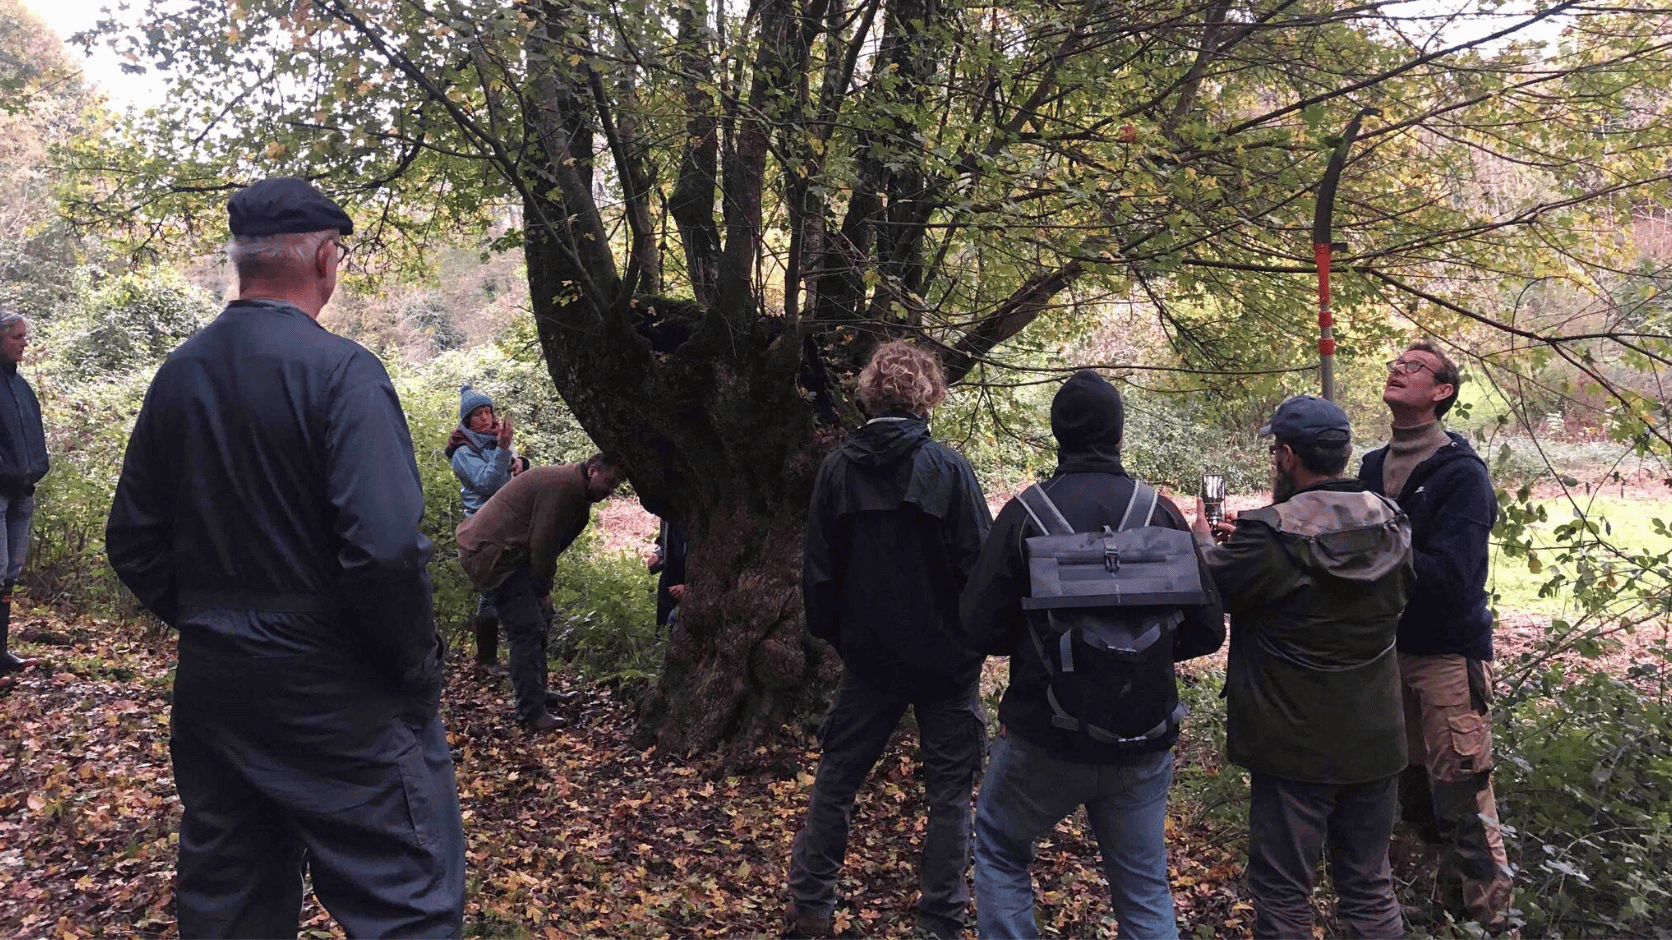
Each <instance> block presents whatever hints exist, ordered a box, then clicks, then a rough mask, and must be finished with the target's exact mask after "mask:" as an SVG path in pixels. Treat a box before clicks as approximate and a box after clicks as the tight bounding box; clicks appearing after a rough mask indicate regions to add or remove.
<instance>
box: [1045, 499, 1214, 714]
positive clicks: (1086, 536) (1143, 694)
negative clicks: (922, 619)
mask: <svg viewBox="0 0 1672 940" xmlns="http://www.w3.org/2000/svg"><path fill="white" fill-rule="evenodd" d="M1133 486H1134V489H1133V492H1132V501H1131V502H1130V503H1129V504H1128V505H1127V507H1126V513H1125V514H1124V515H1123V517H1122V518H1121V521H1120V526H1119V527H1118V528H1110V527H1109V526H1104V527H1103V530H1102V531H1101V532H1079V533H1077V532H1075V531H1074V529H1073V527H1072V526H1070V525H1069V524H1068V521H1067V520H1065V519H1064V518H1063V516H1062V513H1061V512H1059V511H1058V510H1057V507H1056V504H1055V503H1052V502H1051V498H1050V497H1049V496H1047V495H1046V493H1045V491H1044V490H1043V489H1040V488H1039V487H1038V486H1030V487H1028V488H1027V489H1026V490H1023V491H1022V492H1021V494H1019V495H1018V496H1017V497H1016V498H1017V501H1018V502H1020V503H1021V504H1022V508H1024V509H1026V510H1027V512H1028V516H1029V518H1030V519H1031V520H1032V521H1033V525H1034V528H1036V529H1037V530H1038V531H1039V532H1041V533H1043V534H1041V535H1037V536H1034V537H1032V538H1027V539H1024V540H1023V552H1024V555H1025V557H1026V559H1027V563H1028V576H1029V581H1030V583H1031V586H1032V591H1031V596H1030V597H1026V598H1024V599H1023V600H1022V609H1023V611H1024V612H1025V613H1026V614H1027V618H1028V632H1029V634H1030V635H1031V637H1032V639H1033V644H1034V649H1035V650H1037V651H1038V653H1039V658H1040V659H1041V660H1042V661H1043V662H1044V663H1045V668H1046V670H1047V671H1048V672H1049V673H1050V683H1049V685H1048V686H1047V687H1046V692H1045V697H1046V699H1047V701H1049V703H1050V705H1051V711H1052V713H1053V717H1052V722H1051V723H1052V724H1053V725H1055V726H1057V727H1059V728H1064V729H1068V730H1071V731H1077V732H1079V733H1081V734H1085V735H1088V736H1090V737H1091V738H1092V739H1093V740H1095V741H1099V742H1101V743H1104V744H1132V745H1138V744H1142V743H1145V742H1149V741H1153V740H1155V739H1157V738H1160V737H1163V736H1164V735H1166V734H1167V733H1168V732H1169V730H1170V729H1172V728H1173V727H1175V726H1176V725H1177V723H1178V721H1179V720H1180V719H1182V718H1183V717H1184V713H1185V708H1184V706H1183V705H1182V704H1181V703H1180V702H1179V700H1178V689H1177V687H1176V686H1175V685H1174V682H1173V634H1174V631H1175V630H1176V629H1177V628H1178V625H1179V623H1180V622H1182V621H1183V620H1184V611H1183V610H1182V609H1181V608H1183V607H1185V606H1189V605H1195V604H1204V603H1206V602H1207V591H1206V590H1204V588H1203V585H1202V576H1201V568H1200V567H1198V565H1197V560H1196V547H1195V543H1194V541H1193V539H1192V537H1191V535H1190V533H1188V532H1182V531H1179V530H1177V529H1168V528H1164V527H1161V526H1152V525H1149V524H1148V522H1149V519H1150V516H1151V515H1152V514H1153V513H1154V512H1155V506H1156V502H1157V500H1158V498H1159V497H1158V496H1157V494H1156V492H1155V489H1154V487H1150V486H1146V485H1145V484H1143V483H1138V482H1136V481H1134V484H1133Z"/></svg>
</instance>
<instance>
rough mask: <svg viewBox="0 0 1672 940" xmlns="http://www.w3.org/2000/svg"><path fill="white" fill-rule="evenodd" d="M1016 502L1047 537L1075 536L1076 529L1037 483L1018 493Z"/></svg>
mask: <svg viewBox="0 0 1672 940" xmlns="http://www.w3.org/2000/svg"><path fill="white" fill-rule="evenodd" d="M1016 501H1017V502H1019V503H1021V504H1022V508H1023V509H1026V510H1027V511H1028V518H1030V519H1032V520H1033V524H1034V525H1035V526H1036V527H1038V529H1039V531H1040V532H1043V533H1044V534H1046V535H1073V534H1074V527H1073V526H1071V525H1069V524H1068V520H1067V519H1064V518H1063V517H1062V512H1061V511H1059V510H1058V509H1057V504H1056V503H1053V502H1051V497H1049V496H1047V495H1045V491H1044V490H1042V489H1040V488H1039V484H1037V483H1035V484H1034V485H1033V486H1030V487H1028V488H1027V489H1025V490H1023V491H1022V492H1020V493H1017V494H1016Z"/></svg>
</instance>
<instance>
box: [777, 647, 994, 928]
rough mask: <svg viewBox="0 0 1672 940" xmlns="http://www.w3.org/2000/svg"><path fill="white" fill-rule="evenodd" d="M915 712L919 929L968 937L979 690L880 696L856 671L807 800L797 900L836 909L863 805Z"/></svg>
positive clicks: (847, 679)
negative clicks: (876, 769) (854, 819)
mask: <svg viewBox="0 0 1672 940" xmlns="http://www.w3.org/2000/svg"><path fill="white" fill-rule="evenodd" d="M908 705H909V706H911V708H912V711H913V712H914V713H915V714H916V715H917V727H918V732H919V734H920V736H921V737H920V739H919V740H920V743H919V750H918V753H919V755H920V757H921V759H922V761H923V776H924V797H925V802H927V803H928V804H929V819H928V821H927V823H926V824H925V825H924V830H923V856H922V868H921V872H920V878H921V891H922V894H921V896H920V897H919V898H918V902H917V910H918V922H919V924H920V925H922V926H924V927H926V928H928V929H930V930H931V931H932V932H935V933H936V934H937V935H945V934H949V933H958V932H961V931H962V929H963V924H964V917H965V911H966V909H967V908H968V907H969V897H970V894H969V881H968V878H967V877H966V875H965V872H966V870H967V869H968V867H969V857H970V848H969V843H970V790H971V789H973V787H974V783H975V772H976V771H977V770H978V769H980V767H981V751H982V748H983V747H984V746H985V745H986V725H985V723H984V719H983V718H982V713H981V705H980V702H979V701H978V700H977V699H976V688H975V685H974V683H973V682H972V683H971V685H970V687H969V688H967V689H960V690H958V691H957V692H955V693H953V694H951V695H933V696H930V695H921V694H917V693H914V692H909V691H901V690H897V689H885V688H877V687H875V686H872V685H870V684H868V683H867V682H865V681H864V680H861V679H857V678H855V677H854V676H853V674H852V673H848V674H846V675H844V676H843V678H842V687H841V689H839V690H838V691H837V693H836V703H835V704H834V705H832V706H831V708H830V712H829V714H827V715H826V716H825V720H824V728H823V730H822V731H821V732H820V735H819V738H820V744H821V745H822V747H823V753H822V754H821V755H820V757H819V771H818V776H817V777H815V778H814V781H813V793H812V796H811V797H810V798H809V800H808V806H807V825H806V826H805V827H804V828H803V829H802V830H801V832H800V834H798V835H797V836H796V837H795V844H794V846H793V847H792V848H791V854H790V877H789V890H790V897H791V898H792V899H794V901H795V903H796V905H797V906H799V907H801V908H804V909H806V910H810V911H821V912H822V911H829V910H831V909H833V908H834V907H835V905H836V879H837V876H838V875H839V874H840V873H841V869H842V863H843V861H844V860H845V858H846V856H847V851H848V822H849V819H850V818H851V816H852V814H853V802H854V797H855V796H856V795H857V794H858V792H859V787H860V785H861V784H863V783H864V782H865V778H866V776H867V775H869V774H870V772H871V768H872V767H873V766H875V765H876V762H877V759H878V758H880V757H881V756H882V752H883V749H884V748H886V747H887V746H888V741H889V739H890V738H891V737H893V736H894V728H895V726H896V725H898V724H899V723H900V718H901V717H902V716H904V715H905V713H906V706H908Z"/></svg>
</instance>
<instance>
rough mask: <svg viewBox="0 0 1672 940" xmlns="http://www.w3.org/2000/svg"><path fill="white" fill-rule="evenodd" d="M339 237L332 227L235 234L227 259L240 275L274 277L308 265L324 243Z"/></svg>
mask: <svg viewBox="0 0 1672 940" xmlns="http://www.w3.org/2000/svg"><path fill="white" fill-rule="evenodd" d="M339 234H340V233H339V232H338V231H337V230H336V229H334V228H331V229H324V230H321V231H318V232H297V233H290V232H286V233H284V234H281V235H234V236H232V240H231V241H229V242H227V243H226V257H227V260H229V261H231V262H232V268H233V270H235V271H237V272H238V274H239V275H240V276H247V275H252V274H262V275H273V274H277V273H279V272H281V271H288V270H291V269H293V268H300V267H304V266H306V265H307V264H308V263H309V262H310V261H312V260H313V256H314V252H316V251H318V250H319V246H320V245H321V244H323V243H324V242H325V241H326V240H327V239H329V238H334V237H336V236H337V235H339Z"/></svg>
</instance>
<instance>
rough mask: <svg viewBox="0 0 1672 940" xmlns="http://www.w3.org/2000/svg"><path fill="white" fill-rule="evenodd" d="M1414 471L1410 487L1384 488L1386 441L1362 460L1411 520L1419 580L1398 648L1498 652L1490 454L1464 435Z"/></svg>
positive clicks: (1479, 654) (1363, 469)
mask: <svg viewBox="0 0 1672 940" xmlns="http://www.w3.org/2000/svg"><path fill="white" fill-rule="evenodd" d="M1446 434H1447V436H1449V437H1450V438H1451V444H1449V445H1448V446H1445V447H1442V448H1440V449H1439V450H1438V451H1436V452H1435V453H1434V455H1433V456H1432V457H1429V458H1428V459H1427V460H1424V461H1423V462H1422V463H1420V464H1418V465H1417V466H1416V469H1414V470H1412V471H1411V476H1410V478H1409V479H1407V480H1406V481H1405V489H1404V490H1403V491H1402V492H1400V493H1398V494H1393V493H1382V464H1383V462H1384V461H1385V460H1386V459H1387V450H1388V449H1387V448H1386V447H1383V448H1381V449H1379V450H1373V451H1371V452H1370V453H1368V454H1366V455H1365V456H1364V461H1363V462H1362V463H1361V464H1360V465H1359V480H1360V481H1361V482H1363V483H1364V486H1365V489H1368V490H1370V491H1371V492H1372V493H1382V495H1383V496H1389V497H1392V498H1393V500H1394V501H1395V502H1397V503H1399V508H1401V509H1403V510H1405V514H1406V515H1407V516H1408V517H1410V520H1411V540H1412V548H1413V550H1414V553H1415V557H1416V583H1415V584H1413V585H1411V597H1410V600H1409V601H1408V602H1407V603H1406V605H1405V613H1404V615H1403V616H1401V617H1400V618H1399V651H1400V652H1401V653H1413V654H1416V655H1423V656H1432V655H1439V654H1459V655H1462V656H1467V657H1469V658H1471V659H1491V658H1492V610H1491V608H1490V606H1489V604H1488V598H1487V595H1486V574H1487V562H1488V552H1489V548H1488V544H1487V543H1488V539H1489V538H1490V536H1491V534H1492V526H1493V524H1494V523H1496V522H1497V521H1498V498H1497V495H1496V493H1495V492H1494V490H1493V488H1492V479H1491V478H1490V477H1489V476H1487V473H1486V462H1485V461H1483V460H1481V459H1480V455H1479V454H1476V453H1475V449H1474V448H1473V447H1471V446H1469V442H1468V440H1467V439H1466V438H1464V437H1463V435H1461V434H1458V433H1456V432H1455V431H1447V432H1446Z"/></svg>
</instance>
